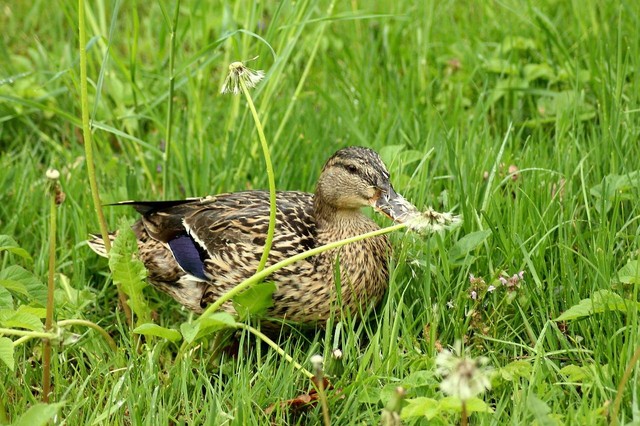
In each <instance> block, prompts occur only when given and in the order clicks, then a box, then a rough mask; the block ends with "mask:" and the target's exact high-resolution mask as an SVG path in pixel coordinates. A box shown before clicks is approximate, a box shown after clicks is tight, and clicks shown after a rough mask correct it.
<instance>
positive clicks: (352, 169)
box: [345, 164, 358, 173]
mask: <svg viewBox="0 0 640 426" xmlns="http://www.w3.org/2000/svg"><path fill="white" fill-rule="evenodd" d="M345 168H346V169H347V171H348V172H349V173H356V172H357V171H358V168H357V167H356V166H354V165H353V164H347V165H346V166H345Z"/></svg>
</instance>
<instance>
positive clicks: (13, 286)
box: [0, 280, 29, 296]
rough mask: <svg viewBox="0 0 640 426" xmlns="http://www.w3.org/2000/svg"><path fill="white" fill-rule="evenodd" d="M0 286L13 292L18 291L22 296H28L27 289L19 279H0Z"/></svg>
mask: <svg viewBox="0 0 640 426" xmlns="http://www.w3.org/2000/svg"><path fill="white" fill-rule="evenodd" d="M0 287H4V288H6V289H7V290H9V291H12V292H14V293H20V294H22V295H23V296H29V291H28V290H27V288H26V287H25V286H24V284H22V283H21V282H20V281H15V280H0Z"/></svg>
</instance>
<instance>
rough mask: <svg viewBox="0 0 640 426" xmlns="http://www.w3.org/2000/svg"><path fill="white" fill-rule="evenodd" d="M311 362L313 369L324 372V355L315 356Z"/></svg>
mask: <svg viewBox="0 0 640 426" xmlns="http://www.w3.org/2000/svg"><path fill="white" fill-rule="evenodd" d="M309 361H311V364H312V365H313V368H315V369H316V370H322V364H323V363H324V358H322V355H313V356H312V357H311V359H310V360H309Z"/></svg>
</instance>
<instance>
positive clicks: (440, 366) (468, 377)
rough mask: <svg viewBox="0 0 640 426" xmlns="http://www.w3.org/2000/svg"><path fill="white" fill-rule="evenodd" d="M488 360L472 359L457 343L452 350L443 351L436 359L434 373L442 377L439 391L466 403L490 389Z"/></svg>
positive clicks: (483, 358)
mask: <svg viewBox="0 0 640 426" xmlns="http://www.w3.org/2000/svg"><path fill="white" fill-rule="evenodd" d="M487 363H488V359H487V358H485V357H481V358H478V359H472V358H470V357H468V356H467V355H466V354H465V353H464V352H463V351H462V343H461V342H459V341H457V342H456V343H455V345H454V348H453V350H449V349H445V350H443V351H442V352H440V353H439V354H438V356H437V357H436V372H437V373H438V374H439V375H440V376H442V377H443V380H442V382H441V383H440V389H441V390H442V392H444V393H445V394H447V395H450V396H455V397H458V398H459V399H460V400H462V401H466V400H468V399H470V398H473V397H475V396H477V395H480V394H481V393H483V392H484V391H485V390H488V389H491V381H490V379H489V372H490V369H489V368H488V367H487Z"/></svg>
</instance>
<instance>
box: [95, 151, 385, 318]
mask: <svg viewBox="0 0 640 426" xmlns="http://www.w3.org/2000/svg"><path fill="white" fill-rule="evenodd" d="M388 188H391V186H390V182H389V173H388V172H387V170H386V168H385V166H384V164H383V163H382V161H381V160H380V158H379V156H378V155H377V154H376V153H375V152H374V151H372V150H370V149H367V148H361V147H350V148H345V149H342V150H340V151H338V152H337V153H335V154H334V155H333V156H332V157H331V158H330V159H329V160H328V161H327V163H326V164H325V166H324V168H323V171H322V173H321V175H320V178H319V180H318V186H317V188H316V193H315V194H308V193H304V192H296V191H286V192H278V193H277V225H276V230H275V236H274V241H273V246H272V249H271V252H270V254H269V259H268V262H267V265H271V264H274V263H276V262H278V261H280V260H283V259H285V258H287V257H290V256H293V255H295V254H297V253H301V252H303V251H306V250H308V249H310V248H313V247H317V246H320V245H323V244H326V243H329V242H333V241H337V240H340V239H343V238H346V237H351V236H355V235H358V234H361V233H364V232H369V231H372V230H375V229H378V226H377V225H376V224H375V222H373V221H372V220H371V219H369V218H367V217H366V216H364V215H363V214H362V212H361V208H362V207H365V206H368V205H373V204H375V201H376V200H377V199H378V198H379V197H380V195H381V193H385V191H387V190H388ZM124 204H130V205H133V206H134V207H135V208H136V209H137V210H138V211H139V212H140V213H142V218H141V219H140V220H139V221H138V222H136V224H135V225H134V226H133V229H134V231H135V233H136V235H137V236H138V246H139V250H140V258H141V260H142V261H143V262H144V264H145V266H146V267H147V269H148V271H149V281H150V282H151V283H152V284H153V285H155V286H156V287H158V288H159V289H160V290H162V291H165V292H166V293H168V294H169V295H171V296H172V297H173V298H174V299H175V300H177V301H178V302H180V303H181V304H183V305H184V306H186V307H188V308H190V309H192V310H194V311H197V312H201V311H202V310H203V309H204V308H205V307H206V306H207V305H208V304H209V303H211V302H213V301H215V300H216V299H217V298H218V297H220V296H221V295H222V294H224V293H225V292H227V291H228V290H229V289H230V288H232V287H234V286H235V285H237V284H238V283H240V282H241V281H243V280H244V279H246V278H248V277H250V276H251V275H253V273H254V272H255V271H256V269H257V267H258V263H259V261H260V257H261V255H262V252H263V246H264V242H265V238H266V234H267V227H268V224H269V194H268V192H266V191H244V192H236V193H228V194H220V195H216V196H211V197H206V198H200V199H191V200H184V201H176V202H171V201H169V202H157V203H154V202H129V203H124ZM180 236H187V237H188V238H189V240H188V242H189V241H192V242H191V243H190V244H192V245H195V246H196V248H197V250H198V253H199V258H200V259H202V264H203V272H204V278H206V279H203V276H201V277H200V278H198V277H197V276H195V275H198V274H197V273H194V274H190V273H187V272H185V269H184V268H183V267H185V264H184V261H182V260H181V258H180V256H178V255H177V254H175V253H174V251H172V247H170V245H169V244H170V242H171V241H175V239H176V238H178V237H180ZM101 243H102V241H101V240H99V239H94V240H93V241H91V242H90V245H91V246H92V248H94V250H96V251H97V252H99V251H100V250H99V245H100V244H101ZM173 248H174V249H175V247H173ZM390 251H391V248H390V245H389V242H388V240H387V238H386V237H385V236H380V237H376V238H370V239H366V240H363V241H359V242H356V243H351V244H348V245H346V246H343V247H341V248H339V249H336V250H333V251H329V252H324V253H322V254H319V255H316V256H313V257H310V258H307V259H306V260H302V261H299V262H296V263H294V264H292V265H290V266H288V267H286V268H284V269H281V270H279V271H277V272H276V273H274V274H273V275H272V276H271V277H270V278H269V280H270V281H274V282H275V283H276V284H277V290H276V292H275V293H274V295H273V299H274V304H273V306H272V307H271V308H270V310H269V311H268V312H267V315H268V316H271V317H278V318H285V319H287V320H292V321H296V322H304V323H310V322H316V321H324V320H326V319H327V318H328V317H329V315H330V312H331V310H332V305H334V304H335V301H336V285H335V283H334V275H335V272H334V271H335V267H336V264H339V266H340V277H341V280H340V287H341V297H340V300H341V307H340V308H342V309H344V310H347V311H350V312H351V313H352V314H355V313H357V312H358V311H360V310H361V309H362V310H365V309H366V308H367V307H368V306H370V305H373V304H376V303H377V302H379V301H380V299H381V298H382V295H383V294H384V291H385V289H386V287H387V282H388V275H389V274H388V268H387V259H388V256H389V255H390ZM193 253H195V251H193ZM193 253H192V254H193ZM192 257H193V256H192ZM336 260H337V262H336ZM179 262H182V263H179ZM195 263H196V264H197V263H198V259H196V260H195ZM181 265H182V266H183V267H181ZM186 269H189V267H186ZM224 308H225V309H226V310H228V311H232V310H233V308H232V306H231V305H230V304H228V305H227V306H225V307H224ZM333 309H336V307H335V306H334V307H333Z"/></svg>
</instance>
